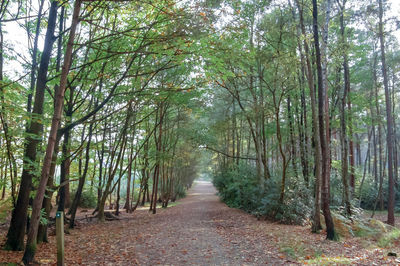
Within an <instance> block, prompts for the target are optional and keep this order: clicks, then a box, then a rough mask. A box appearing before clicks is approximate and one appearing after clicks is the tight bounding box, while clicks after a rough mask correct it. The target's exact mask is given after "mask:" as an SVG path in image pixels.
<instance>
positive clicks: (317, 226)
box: [296, 0, 322, 233]
mask: <svg viewBox="0 0 400 266" xmlns="http://www.w3.org/2000/svg"><path fill="white" fill-rule="evenodd" d="M296 4H297V7H298V9H299V14H300V26H301V33H302V35H303V37H305V36H306V30H305V26H304V20H303V7H302V6H301V5H300V3H299V1H298V0H296ZM317 34H318V33H317ZM303 43H304V50H305V56H304V57H305V59H306V64H307V80H308V86H309V89H310V98H311V115H312V125H313V140H314V145H315V151H314V161H315V193H314V194H315V200H314V214H313V224H312V232H314V233H316V232H319V230H321V228H322V227H321V221H320V188H321V174H322V158H321V140H320V127H319V125H318V124H319V120H318V116H317V106H316V105H317V103H316V95H315V91H314V86H315V85H314V75H313V71H312V66H311V62H310V59H309V55H310V49H309V47H308V44H307V41H306V40H304V41H303ZM300 47H301V46H300Z"/></svg>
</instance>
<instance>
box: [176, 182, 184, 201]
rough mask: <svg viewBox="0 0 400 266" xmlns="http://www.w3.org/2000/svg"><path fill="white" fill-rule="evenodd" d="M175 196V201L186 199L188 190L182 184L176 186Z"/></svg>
mask: <svg viewBox="0 0 400 266" xmlns="http://www.w3.org/2000/svg"><path fill="white" fill-rule="evenodd" d="M175 195H176V198H175V199H181V198H184V197H186V188H185V187H184V186H183V185H181V184H179V185H176V186H175Z"/></svg>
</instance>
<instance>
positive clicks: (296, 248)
mask: <svg viewBox="0 0 400 266" xmlns="http://www.w3.org/2000/svg"><path fill="white" fill-rule="evenodd" d="M279 250H280V252H282V253H284V254H286V256H288V257H290V258H292V259H296V260H297V259H299V258H302V257H304V256H305V255H306V253H307V252H306V249H305V248H304V245H303V243H301V242H298V241H294V242H293V243H290V244H289V243H287V242H286V243H283V244H282V245H281V247H280V249H279Z"/></svg>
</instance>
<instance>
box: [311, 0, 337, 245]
mask: <svg viewBox="0 0 400 266" xmlns="http://www.w3.org/2000/svg"><path fill="white" fill-rule="evenodd" d="M312 3H313V31H314V45H315V55H316V63H317V80H318V120H319V134H320V142H321V155H322V156H321V157H322V176H321V178H322V186H321V200H322V211H323V213H324V217H325V223H326V233H327V236H326V237H327V239H330V240H334V239H336V238H337V236H336V233H335V229H334V224H333V220H332V215H331V211H330V207H329V204H330V203H329V201H330V191H329V181H330V176H329V169H330V158H329V157H330V156H329V147H328V146H329V143H327V139H328V137H327V131H326V130H325V129H326V128H325V127H324V124H325V122H326V121H324V119H325V118H326V115H327V114H326V113H325V112H326V109H325V108H324V107H325V106H324V105H325V104H326V102H325V95H326V93H327V91H326V88H324V86H323V78H324V77H323V75H322V63H321V51H320V46H319V33H318V6H317V0H313V1H312ZM328 116H329V114H328Z"/></svg>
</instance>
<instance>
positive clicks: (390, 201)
mask: <svg viewBox="0 0 400 266" xmlns="http://www.w3.org/2000/svg"><path fill="white" fill-rule="evenodd" d="M379 41H380V44H381V61H382V74H383V86H384V88H385V101H386V123H387V134H386V142H387V153H388V164H387V166H388V177H389V184H388V186H389V195H388V220H387V223H388V224H390V225H393V226H394V205H395V191H394V177H393V140H394V138H393V115H392V102H391V97H390V92H389V84H388V76H387V69H386V58H385V38H384V36H383V4H382V0H379ZM396 170H397V169H396Z"/></svg>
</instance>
